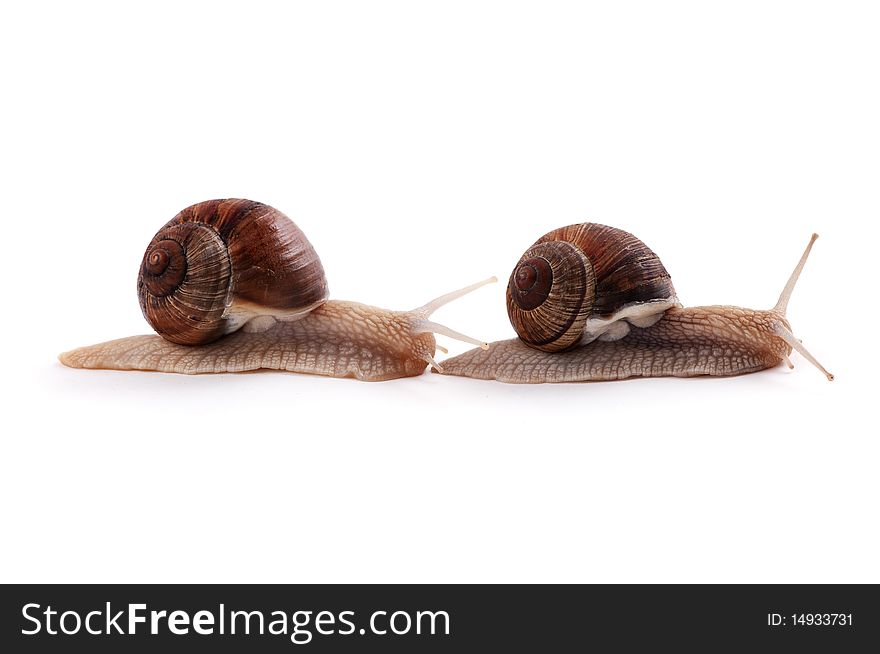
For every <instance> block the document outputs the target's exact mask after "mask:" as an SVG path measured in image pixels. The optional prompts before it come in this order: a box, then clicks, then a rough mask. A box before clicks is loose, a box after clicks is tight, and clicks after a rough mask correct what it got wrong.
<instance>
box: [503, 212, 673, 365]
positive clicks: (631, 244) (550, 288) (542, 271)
mask: <svg viewBox="0 0 880 654" xmlns="http://www.w3.org/2000/svg"><path fill="white" fill-rule="evenodd" d="M674 306H680V305H679V303H678V298H677V297H676V294H675V289H674V288H673V286H672V280H671V278H670V276H669V273H668V272H666V268H664V267H663V264H662V263H661V261H660V259H659V257H657V255H656V254H654V252H652V251H651V249H650V248H648V246H647V245H645V244H644V243H643V242H642V241H640V240H639V239H638V238H636V237H635V236H633V235H632V234H630V233H629V232H625V231H623V230H622V229H616V228H614V227H608V226H606V225H599V224H596V223H582V224H579V225H569V226H567V227H561V228H559V229H555V230H553V231H552V232H549V233H548V234H545V235H544V236H542V237H541V238H540V239H538V240H537V241H536V242H535V243H534V244H533V245H532V247H530V248H529V249H528V250H526V252H525V254H523V256H522V257H521V258H520V260H519V262H518V263H517V265H516V267H515V268H514V270H513V273H512V274H511V275H510V282H509V283H508V286H507V313H508V316H509V317H510V323H511V324H512V325H513V328H514V330H516V333H517V334H518V335H519V337H520V339H522V341H523V342H524V343H526V345H529V346H530V347H533V348H535V349H538V350H543V351H546V352H559V351H562V350H566V349H569V348H571V347H574V346H575V345H578V344H585V343H589V342H591V341H593V340H595V339H597V338H600V339H602V340H617V339H620V338H623V337H624V336H626V334H627V333H628V332H629V325H630V324H633V325H636V326H638V327H649V326H650V325H652V324H654V323H655V322H657V321H658V320H660V318H661V317H662V316H663V312H665V311H666V310H667V309H669V308H671V307H674Z"/></svg>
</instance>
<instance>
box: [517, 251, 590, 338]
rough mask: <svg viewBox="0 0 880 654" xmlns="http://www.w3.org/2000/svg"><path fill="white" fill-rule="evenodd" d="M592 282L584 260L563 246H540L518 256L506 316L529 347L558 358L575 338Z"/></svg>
mask: <svg viewBox="0 0 880 654" xmlns="http://www.w3.org/2000/svg"><path fill="white" fill-rule="evenodd" d="M595 286H596V276H595V275H594V273H593V267H592V265H591V264H590V260H589V259H587V257H585V256H584V254H583V252H581V251H580V250H578V248H577V247H576V246H575V245H573V244H571V243H566V242H564V241H560V242H556V243H540V244H537V245H534V246H532V247H531V248H529V249H528V250H527V251H526V253H525V254H524V255H523V256H522V258H521V259H520V261H519V263H518V264H517V266H516V268H514V270H513V273H512V274H511V276H510V282H509V283H508V285H507V315H508V316H509V317H510V322H511V324H512V325H513V328H514V329H515V330H516V333H517V334H519V335H520V338H521V339H523V341H524V342H525V343H526V344H528V345H530V346H531V347H534V348H537V349H540V350H545V351H548V352H558V351H560V350H565V349H567V348H569V347H571V346H572V345H573V344H574V343H576V342H577V341H578V340H580V338H581V334H582V333H583V330H584V324H585V323H586V321H587V317H588V316H589V315H590V312H591V309H592V306H593V302H592V298H593V293H594V290H595Z"/></svg>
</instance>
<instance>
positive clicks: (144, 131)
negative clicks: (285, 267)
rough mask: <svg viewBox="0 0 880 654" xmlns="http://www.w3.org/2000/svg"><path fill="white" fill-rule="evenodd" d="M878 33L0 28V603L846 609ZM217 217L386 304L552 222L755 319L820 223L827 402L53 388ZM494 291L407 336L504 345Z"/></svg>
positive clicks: (67, 384) (301, 10) (868, 466)
mask: <svg viewBox="0 0 880 654" xmlns="http://www.w3.org/2000/svg"><path fill="white" fill-rule="evenodd" d="M878 34H880V20H878V13H877V9H876V5H875V4H872V3H855V2H837V1H835V2H827V3H820V2H768V1H766V0H764V1H761V2H737V3H705V2H664V3H653V2H648V3H634V2H626V3H613V4H612V3H594V4H587V3H571V4H567V3H553V2H540V3H539V2H535V3H516V2H504V3H488V2H473V1H470V2H445V3H420V2H370V3H363V2H351V3H345V2H322V3H309V4H308V5H306V4H305V3H299V4H294V3H280V2H279V3H265V2H249V3H245V4H242V3H217V2H205V3H179V2H173V3H157V2H153V3H149V5H147V4H144V5H143V6H142V7H141V8H139V9H135V8H133V7H130V6H128V5H127V4H126V5H121V4H119V3H95V2H84V3H83V2H81V3H56V4H51V3H28V4H27V5H24V4H22V6H20V7H17V8H9V7H7V6H4V9H3V10H2V12H0V55H2V59H0V61H2V63H0V67H2V68H0V70H2V87H0V91H2V104H0V112H2V117H0V118H2V119H0V135H2V144H0V150H2V151H0V184H2V192H3V214H2V224H3V240H2V251H3V256H2V257H0V265H2V273H3V279H4V280H5V283H4V284H3V301H2V304H0V306H2V312H3V314H2V338H3V343H4V347H3V389H2V397H3V435H2V441H0V446H2V454H0V521H2V538H0V580H2V581H29V582H48V581H90V582H120V581H124V582H159V581H177V582H205V581H210V582H221V581H222V582H244V581H248V582H270V581H271V582H275V581H277V582H281V581H283V582H342V581H347V582H365V581H374V582H431V581H434V582H445V581H463V582H489V581H496V582H520V581H528V582H532V581H535V582H537V581H542V582H575V581H577V582H637V581H638V582H659V581H667V582H707V581H723V582H867V581H871V582H880V557H878V556H877V552H878V551H880V527H878V498H880V474H878V455H880V445H878V441H877V433H878V430H877V428H876V418H875V413H876V409H875V407H876V389H877V382H876V374H877V371H876V369H877V363H878V357H877V347H878V345H877V340H876V338H875V337H874V336H875V333H876V331H877V326H876V318H877V309H876V307H877V302H876V294H877V292H878V289H877V284H876V279H877V272H876V264H875V263H874V262H875V261H876V252H877V251H878V247H880V241H878V233H877V228H876V223H877V220H878V214H880V193H878V191H880V188H878V180H880V118H878V117H880V84H878V66H880V45H878V44H880V39H878ZM214 197H247V198H251V199H257V200H261V201H263V202H266V203H269V204H272V205H274V206H276V207H278V208H279V209H281V210H282V211H284V212H285V213H287V214H288V215H290V216H291V217H292V218H294V220H295V221H296V222H297V223H298V224H299V225H300V226H301V227H302V228H303V229H304V230H305V231H306V233H307V234H308V235H309V237H310V239H311V240H312V242H313V244H314V245H315V247H316V249H317V250H318V252H319V253H320V255H321V258H322V260H323V262H324V265H325V268H326V270H327V272H328V277H329V281H330V287H331V293H332V296H333V297H335V298H339V299H351V300H359V301H363V302H367V303H371V304H376V305H380V306H386V307H389V308H410V307H414V306H417V305H420V304H422V303H424V302H425V301H427V300H428V299H430V298H432V297H434V296H437V295H440V294H441V293H444V292H446V291H448V290H451V289H454V288H457V287H460V286H463V285H465V284H468V283H470V282H473V281H476V280H478V279H482V278H484V277H487V276H489V275H491V274H496V275H498V276H499V277H500V278H502V279H504V280H506V278H507V276H508V275H509V273H510V269H511V268H512V266H513V264H514V263H515V261H516V260H517V259H518V258H519V256H520V254H521V252H522V251H523V250H525V249H526V247H527V246H528V245H530V244H531V243H532V242H533V241H534V240H535V239H536V238H537V237H539V236H540V235H541V234H543V233H544V232H546V231H549V230H550V229H552V228H555V227H559V226H562V225H565V224H569V223H575V222H583V221H586V220H593V221H597V222H603V223H607V224H611V225H615V226H618V227H621V228H624V229H626V230H628V231H631V232H633V233H635V234H636V235H638V236H639V237H640V238H642V239H643V240H644V241H645V242H646V243H648V244H649V245H650V246H651V247H652V249H654V250H655V251H656V252H657V253H658V254H660V256H661V257H662V259H663V260H664V262H665V264H666V266H667V268H668V270H669V271H670V273H671V274H672V276H673V279H674V281H675V285H676V288H677V290H678V293H679V297H680V298H681V299H682V301H683V302H684V303H685V304H689V305H698V304H719V303H720V304H739V305H743V306H750V307H754V308H768V307H770V306H771V305H772V304H773V303H774V302H775V301H776V297H777V295H778V293H779V291H780V290H781V288H782V286H783V285H784V283H785V281H786V279H787V277H788V275H789V273H790V272H791V269H792V268H793V267H794V264H795V263H796V261H797V259H798V257H799V256H800V254H801V251H802V249H803V247H804V245H805V244H806V242H807V240H808V238H809V236H810V234H811V233H812V232H813V231H816V232H819V233H820V234H821V238H820V240H819V241H818V243H817V244H816V247H815V249H814V251H813V257H812V259H811V261H810V262H809V263H808V265H807V267H806V270H805V272H804V274H803V276H802V278H801V282H800V284H799V286H798V288H797V290H796V292H795V294H794V298H793V300H792V303H791V306H790V311H789V317H790V319H791V322H792V325H793V327H794V329H795V333H796V334H797V335H798V336H799V337H800V338H802V339H803V340H804V343H805V344H806V345H807V347H808V348H810V349H811V351H812V352H813V354H815V356H816V357H817V358H819V360H820V361H822V362H823V363H824V364H825V365H826V366H827V367H828V368H829V369H830V370H831V371H832V372H834V373H835V374H836V375H837V379H836V381H834V382H833V383H829V382H828V381H826V380H825V378H824V377H823V376H822V375H821V374H820V373H819V372H817V371H816V370H815V369H813V368H812V367H811V366H809V365H808V364H807V363H806V362H804V361H803V359H801V358H799V357H798V356H797V355H795V356H794V361H795V364H796V368H795V369H794V370H793V371H789V370H787V369H785V368H783V367H780V368H778V369H774V370H771V371H766V372H762V373H759V374H755V375H748V376H745V377H740V378H732V379H712V380H680V379H655V380H637V381H626V382H615V383H597V384H581V385H567V386H529V387H521V386H508V385H503V384H498V383H492V382H478V381H471V380H464V379H458V378H444V377H440V376H438V375H430V374H426V375H424V376H422V377H419V378H414V379H407V380H400V381H394V382H387V383H377V384H368V383H360V382H356V381H352V380H336V379H324V378H317V377H309V376H302V375H294V374H285V373H261V374H247V375H239V376H235V375H223V376H201V377H185V376H176V375H160V374H147V373H118V372H117V373H114V372H91V371H79V370H69V369H66V368H63V367H62V366H61V365H60V364H59V363H58V362H57V360H56V358H55V357H56V355H57V354H58V353H59V352H61V351H64V350H68V349H71V348H73V347H76V346H79V345H85V344H90V343H94V342H98V341H102V340H107V339H110V338H115V337H119V336H124V335H129V334H136V333H144V332H145V331H147V330H148V327H147V325H146V324H145V322H144V321H143V318H142V317H141V314H140V310H139V308H138V305H137V300H136V297H135V277H136V274H137V266H138V265H139V263H140V259H141V256H142V253H143V249H144V248H145V246H146V244H147V243H148V241H149V240H150V238H151V237H152V235H153V233H154V232H155V231H156V230H157V229H158V228H159V227H160V226H161V225H162V224H163V223H164V222H165V221H167V220H168V219H169V218H171V217H172V216H173V215H174V214H175V213H176V212H177V211H178V210H180V209H182V208H183V207H185V206H187V205H189V204H192V203H194V202H198V201H200V200H205V199H210V198H214ZM504 285H505V283H500V284H498V285H496V286H494V287H491V288H486V289H482V290H480V291H478V292H477V293H475V294H473V295H472V296H469V297H468V298H466V299H463V300H460V301H458V302H457V303H456V304H454V305H450V306H449V307H448V308H445V309H443V310H442V311H441V312H438V314H436V318H437V319H438V320H439V321H441V322H445V323H447V324H449V325H450V326H452V327H454V328H456V329H459V330H461V331H464V332H466V333H470V334H473V335H475V336H479V337H481V338H485V339H488V340H495V339H501V338H507V337H509V336H511V335H512V331H511V328H510V326H509V324H508V322H507V317H506V313H505V310H504V300H503V297H504ZM439 340H440V342H441V343H445V344H447V345H448V346H449V347H450V348H451V349H452V351H453V353H457V352H461V351H463V349H464V348H463V346H461V345H460V344H457V343H450V342H448V339H443V338H440V339H439Z"/></svg>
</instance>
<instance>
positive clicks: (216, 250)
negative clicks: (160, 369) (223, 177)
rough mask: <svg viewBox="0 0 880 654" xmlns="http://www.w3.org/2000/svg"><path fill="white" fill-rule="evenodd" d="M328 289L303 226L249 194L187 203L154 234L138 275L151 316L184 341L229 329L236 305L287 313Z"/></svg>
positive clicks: (208, 339) (213, 337)
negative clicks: (298, 225) (254, 200)
mask: <svg viewBox="0 0 880 654" xmlns="http://www.w3.org/2000/svg"><path fill="white" fill-rule="evenodd" d="M327 295H328V289H327V282H326V278H325V275H324V268H323V266H322V265H321V261H320V259H319V258H318V255H317V253H316V252H315V250H314V248H313V247H312V245H311V243H309V241H308V239H307V238H306V236H305V234H303V233H302V231H301V230H300V229H299V228H298V227H297V226H296V225H295V224H294V223H293V221H292V220H290V219H289V218H288V217H287V216H285V215H284V214H283V213H281V212H280V211H278V210H277V209H273V208H272V207H270V206H268V205H265V204H262V203H259V202H253V201H251V200H209V201H207V202H200V203H198V204H195V205H192V206H191V207H187V208H186V209H184V210H183V211H181V212H180V213H179V214H177V215H176V216H175V217H174V218H172V219H171V220H170V221H169V222H168V223H167V224H166V225H165V226H164V227H162V229H160V230H159V231H158V232H157V233H156V235H155V236H154V237H153V240H152V241H151V242H150V245H149V246H148V247H147V250H146V252H145V254H144V258H143V261H142V262H141V268H140V273H139V275H138V298H139V300H140V305H141V310H142V311H143V314H144V317H145V318H146V319H147V322H149V323H150V325H151V326H152V327H153V329H155V330H156V332H158V333H159V334H160V335H161V336H163V337H164V338H166V339H167V340H169V341H172V342H174V343H180V344H183V345H196V344H202V343H209V342H211V341H213V340H216V339H218V338H220V337H221V336H222V335H223V334H225V333H227V332H228V331H230V329H231V324H230V323H228V321H227V319H226V318H227V316H228V314H229V311H230V308H231V307H233V306H234V305H235V306H246V307H247V308H248V311H251V312H253V313H254V314H255V315H258V314H261V313H267V314H280V315H283V314H286V313H287V314H292V313H295V312H296V311H297V309H298V308H304V307H311V306H314V305H316V304H318V303H320V302H322V301H323V300H325V299H326V298H327Z"/></svg>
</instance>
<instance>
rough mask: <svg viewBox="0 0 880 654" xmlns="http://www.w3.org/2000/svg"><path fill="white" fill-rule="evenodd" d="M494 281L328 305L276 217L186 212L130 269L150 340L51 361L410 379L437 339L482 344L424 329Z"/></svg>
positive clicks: (312, 258)
mask: <svg viewBox="0 0 880 654" xmlns="http://www.w3.org/2000/svg"><path fill="white" fill-rule="evenodd" d="M494 281H497V280H496V279H495V278H494V277H493V278H490V279H487V280H484V281H482V282H479V283H477V284H473V285H471V286H468V287H466V288H463V289H460V290H458V291H454V292H452V293H448V294H446V295H443V296H441V297H439V298H437V299H435V300H432V301H431V302H428V303H427V304H425V305H423V306H421V307H418V308H416V309H413V310H411V311H390V310H387V309H382V308H379V307H373V306H369V305H366V304H361V303H358V302H347V301H340V300H329V299H328V294H329V293H328V287H327V282H326V277H325V274H324V269H323V266H322V265H321V261H320V259H319V258H318V255H317V253H316V252H315V250H314V248H313V247H312V245H311V243H309V241H308V239H307V238H306V236H305V234H303V232H302V231H301V230H300V229H299V228H298V227H297V226H296V225H295V224H294V223H293V221H291V220H290V219H289V218H288V217H287V216H285V215H284V214H283V213H281V212H280V211H278V210H276V209H273V208H272V207H270V206H268V205H265V204H262V203H259V202H253V201H250V200H239V199H229V200H209V201H206V202H200V203H198V204H195V205H192V206H190V207H187V208H186V209H184V210H183V211H181V212H180V213H179V214H177V215H176V216H175V217H174V218H172V219H171V220H170V221H169V222H168V223H167V224H166V225H165V226H164V227H162V229H160V230H159V232H157V233H156V236H155V237H154V238H153V240H152V241H151V243H150V245H149V246H148V247H147V251H146V252H145V254H144V258H143V261H142V262H141V268H140V274H139V276H138V296H139V299H140V303H141V310H142V312H143V314H144V317H145V318H146V319H147V321H148V322H149V323H150V325H151V326H152V327H153V328H154V329H155V330H156V332H157V333H158V335H145V336H131V337H128V338H122V339H118V340H114V341H109V342H106V343H100V344H97V345H92V346H89V347H83V348H79V349H76V350H72V351H70V352H65V353H63V354H61V355H60V356H59V359H60V361H61V363H63V364H64V365H66V366H70V367H74V368H100V369H112V370H148V371H159V372H175V373H185V374H201V373H223V372H244V371H252V370H259V369H271V370H286V371H291V372H300V373H311V374H318V375H326V376H332V377H354V378H356V379H360V380H366V381H382V380H388V379H396V378H399V377H410V376H415V375H420V374H422V373H423V372H424V370H425V368H426V366H428V365H433V366H435V367H436V368H440V366H439V365H438V364H437V362H436V361H435V360H434V354H435V351H436V350H437V349H440V350H441V351H444V352H445V349H444V348H442V347H440V346H438V345H437V343H436V341H435V340H434V334H442V335H444V336H448V337H450V338H453V339H457V340H461V341H464V342H466V343H470V344H472V345H478V346H480V347H488V346H487V344H486V343H483V342H482V341H479V340H477V339H474V338H471V337H469V336H465V335H464V334H461V333H459V332H457V331H455V330H453V329H450V328H448V327H446V326H444V325H441V324H439V323H436V322H434V321H432V320H431V319H430V316H431V314H432V313H433V312H434V311H436V310H437V309H439V308H440V307H442V306H443V305H445V304H447V303H449V302H451V301H452V300H455V299H457V298H459V297H461V296H462V295H465V294H466V293H470V292H471V291H473V290H475V289H477V288H479V287H481V286H483V285H485V284H488V283H490V282H494Z"/></svg>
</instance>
